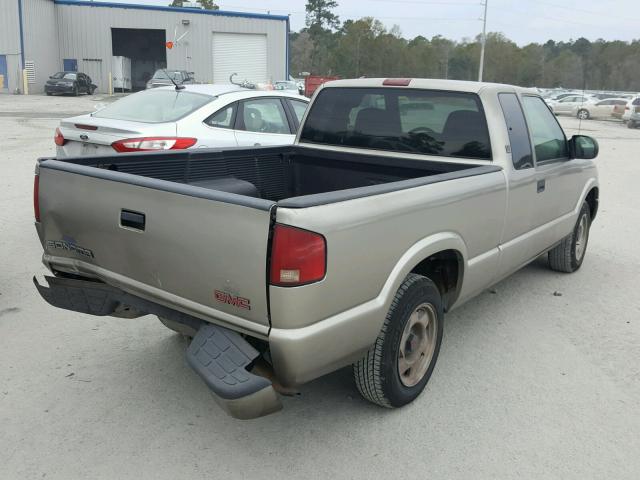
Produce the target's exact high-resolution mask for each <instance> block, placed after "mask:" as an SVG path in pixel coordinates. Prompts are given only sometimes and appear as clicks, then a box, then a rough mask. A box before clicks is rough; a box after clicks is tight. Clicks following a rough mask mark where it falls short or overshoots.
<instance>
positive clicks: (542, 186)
mask: <svg viewBox="0 0 640 480" xmlns="http://www.w3.org/2000/svg"><path fill="white" fill-rule="evenodd" d="M545 186H546V182H545V180H544V179H542V180H538V193H542V192H544V189H545Z"/></svg>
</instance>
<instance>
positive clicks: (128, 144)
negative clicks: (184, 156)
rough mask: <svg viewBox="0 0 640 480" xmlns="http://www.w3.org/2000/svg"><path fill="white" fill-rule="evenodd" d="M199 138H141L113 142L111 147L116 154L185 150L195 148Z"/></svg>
mask: <svg viewBox="0 0 640 480" xmlns="http://www.w3.org/2000/svg"><path fill="white" fill-rule="evenodd" d="M197 141H198V139H197V138H189V137H140V138H125V139H124V140H118V141H116V142H113V143H112V144H111V146H112V147H113V149H114V150H115V151H116V152H120V153H122V152H144V151H153V150H183V149H185V148H189V147H193V146H194V145H195V144H196V142H197Z"/></svg>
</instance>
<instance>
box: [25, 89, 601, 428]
mask: <svg viewBox="0 0 640 480" xmlns="http://www.w3.org/2000/svg"><path fill="white" fill-rule="evenodd" d="M597 153H598V145H597V143H596V141H595V140H593V139H591V138H589V137H586V136H574V137H572V138H571V139H569V140H567V139H566V137H565V134H564V133H563V130H562V128H561V127H560V125H559V124H558V122H557V121H556V118H555V116H554V115H553V113H551V111H550V110H549V108H548V107H547V106H546V104H545V103H544V101H543V100H542V98H540V97H539V96H538V95H537V94H535V93H534V92H530V91H529V90H525V89H521V88H518V87H513V86H509V85H499V84H486V83H475V82H457V81H445V80H422V79H360V80H341V81H335V82H331V83H329V84H325V85H323V87H322V88H321V89H320V90H319V91H318V92H317V93H316V95H315V97H314V99H313V101H312V103H311V105H310V107H309V108H308V110H307V112H306V114H305V118H304V119H303V122H302V125H301V127H300V130H299V132H298V135H297V138H296V142H295V144H294V145H289V146H282V147H264V148H261V147H256V148H251V149H227V150H219V149H216V150H196V151H172V152H142V153H132V154H115V152H114V155H107V156H100V157H83V158H64V159H55V158H43V159H40V160H38V164H37V167H36V177H35V188H34V190H35V191H34V206H35V220H36V229H37V231H38V235H39V237H40V240H41V243H42V246H43V248H44V255H43V262H44V264H45V266H46V267H47V268H48V269H49V270H50V271H51V272H52V273H53V276H47V277H46V280H47V283H48V285H41V284H40V283H38V281H37V280H36V278H35V277H34V283H35V285H36V287H37V288H38V290H39V292H40V294H41V295H42V297H43V298H44V299H45V300H46V301H47V302H49V303H50V304H51V305H54V306H56V307H61V308H65V309H69V310H73V311H77V312H83V313H88V314H93V315H111V316H115V317H127V318H135V317H139V316H141V315H145V314H153V315H157V316H158V317H160V320H161V321H162V322H163V323H164V324H165V325H166V326H167V327H169V328H170V329H173V330H176V331H178V332H181V333H183V334H186V335H188V336H192V337H193V340H192V341H191V343H190V345H189V347H188V348H187V353H186V357H187V361H188V363H189V364H190V365H191V367H193V369H194V370H195V371H196V372H197V373H198V374H199V375H200V376H201V377H202V378H203V380H204V381H205V382H206V384H207V385H208V386H209V387H210V389H211V390H212V391H213V393H214V394H215V395H214V396H215V398H216V399H217V401H218V402H219V403H220V404H221V405H222V406H223V407H224V408H225V409H226V411H227V412H228V413H230V414H231V415H233V416H235V417H238V418H252V417H257V416H261V415H265V414H268V413H271V412H274V411H276V410H278V409H279V408H281V401H280V396H279V395H278V393H277V392H281V393H286V392H288V391H291V390H295V388H296V387H297V386H299V385H301V384H303V383H305V382H308V381H310V380H313V379H315V378H318V377H319V376H321V375H324V374H326V373H329V372H332V371H334V370H336V369H338V368H341V367H344V366H346V365H349V364H353V372H354V378H355V382H356V384H357V387H358V389H359V391H360V392H361V394H362V395H363V396H364V397H365V398H366V399H367V400H370V401H371V402H374V403H376V404H379V405H381V406H384V407H400V406H402V405H405V404H407V403H409V402H411V401H412V400H414V399H415V398H416V397H417V396H418V395H419V394H420V392H421V391H422V390H423V389H424V387H425V384H426V383H427V381H428V380H429V377H430V376H431V374H432V371H433V369H434V366H435V363H436V359H437V357H438V352H439V349H440V344H441V341H442V332H443V315H444V312H447V311H450V310H452V309H453V308H455V307H457V306H459V305H461V304H462V303H463V302H465V301H467V300H468V299H470V298H471V297H473V296H474V295H476V294H478V293H480V292H482V291H483V289H486V288H488V287H489V286H491V285H492V284H495V283H496V282H498V281H500V280H501V279H503V278H505V277H506V276H508V275H510V274H511V273H513V272H515V271H516V270H518V269H519V268H521V267H522V266H524V265H526V264H527V263H528V262H530V261H532V260H533V259H535V258H536V257H538V256H539V255H541V254H543V253H545V252H548V259H549V266H550V267H551V268H552V269H554V270H557V271H561V272H573V271H575V270H577V269H578V268H580V265H581V264H582V261H583V259H584V255H585V250H586V247H587V240H588V237H589V227H590V225H591V222H592V221H593V219H594V218H595V216H596V212H597V210H598V176H597V172H596V167H595V165H594V162H593V161H592V159H593V158H595V157H596V155H597Z"/></svg>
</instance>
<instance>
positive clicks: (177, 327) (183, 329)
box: [158, 317, 197, 338]
mask: <svg viewBox="0 0 640 480" xmlns="http://www.w3.org/2000/svg"><path fill="white" fill-rule="evenodd" d="M158 320H160V321H161V322H162V324H163V325H164V326H165V327H167V328H168V329H169V330H173V331H174V332H176V333H180V334H181V335H185V336H187V337H190V338H193V337H194V336H195V335H196V333H197V332H196V330H194V329H193V328H191V327H189V326H188V325H184V324H182V323H179V322H175V321H173V320H169V319H168V318H164V317H158Z"/></svg>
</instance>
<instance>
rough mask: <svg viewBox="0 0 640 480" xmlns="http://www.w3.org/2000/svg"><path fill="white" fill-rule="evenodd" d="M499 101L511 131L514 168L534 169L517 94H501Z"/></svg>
mask: <svg viewBox="0 0 640 480" xmlns="http://www.w3.org/2000/svg"><path fill="white" fill-rule="evenodd" d="M498 100H500V105H501V106H502V113H503V114H504V120H505V122H506V124H507V130H508V131H509V143H510V144H511V158H512V161H513V167H514V168H515V169H516V170H522V169H525V168H533V159H532V157H531V142H530V141H529V130H528V129H527V122H526V121H525V119H524V114H523V113H522V108H520V102H519V101H518V97H517V96H516V94H515V93H500V94H499V95H498Z"/></svg>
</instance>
